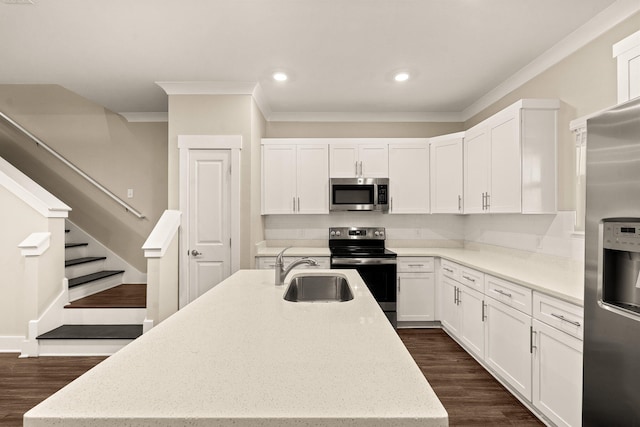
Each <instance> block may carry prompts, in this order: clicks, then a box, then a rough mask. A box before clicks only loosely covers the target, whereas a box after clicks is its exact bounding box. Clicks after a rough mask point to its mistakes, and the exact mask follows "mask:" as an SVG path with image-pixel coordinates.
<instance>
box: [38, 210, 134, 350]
mask: <svg viewBox="0 0 640 427" xmlns="http://www.w3.org/2000/svg"><path fill="white" fill-rule="evenodd" d="M67 225H68V229H67V230H66V238H65V240H66V242H65V276H66V277H67V279H68V282H69V293H68V295H69V304H67V305H66V306H64V308H63V315H62V319H63V324H62V326H59V327H57V328H55V329H53V330H50V331H48V332H46V333H44V334H41V335H39V336H38V337H37V339H38V346H39V350H38V353H39V355H41V356H47V355H57V356H62V355H77V356H80V355H110V354H113V353H115V352H116V351H118V350H119V349H121V348H122V347H124V346H125V345H127V344H128V343H130V342H131V341H133V340H134V339H136V338H137V337H139V336H140V335H142V323H143V321H144V318H145V314H146V284H141V283H137V284H124V283H123V278H124V277H125V276H126V274H127V272H126V271H125V269H122V268H117V267H118V266H120V267H122V263H119V262H118V260H111V259H110V258H109V254H108V252H107V251H105V248H104V247H101V245H99V244H98V243H97V242H95V241H94V242H86V241H82V240H83V238H86V237H87V236H86V235H84V233H83V232H82V230H79V229H77V227H75V226H73V224H71V223H70V222H67ZM86 240H89V239H86ZM111 257H113V255H111ZM114 265H115V266H116V267H115V268H114ZM134 276H136V275H135V274H134Z"/></svg>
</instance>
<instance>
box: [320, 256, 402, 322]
mask: <svg viewBox="0 0 640 427" xmlns="http://www.w3.org/2000/svg"><path fill="white" fill-rule="evenodd" d="M331 268H332V269H347V268H349V269H354V270H357V271H358V273H359V274H360V276H361V277H362V280H364V283H365V284H366V285H367V287H368V288H369V290H370V291H371V293H372V294H373V297H374V298H375V299H376V301H378V304H380V307H382V310H383V311H385V312H394V313H395V311H396V300H397V296H396V272H397V262H396V259H395V258H351V257H340V256H332V257H331Z"/></svg>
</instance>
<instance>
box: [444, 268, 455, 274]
mask: <svg viewBox="0 0 640 427" xmlns="http://www.w3.org/2000/svg"><path fill="white" fill-rule="evenodd" d="M442 269H443V270H445V271H448V272H449V273H453V270H452V269H450V268H447V267H442Z"/></svg>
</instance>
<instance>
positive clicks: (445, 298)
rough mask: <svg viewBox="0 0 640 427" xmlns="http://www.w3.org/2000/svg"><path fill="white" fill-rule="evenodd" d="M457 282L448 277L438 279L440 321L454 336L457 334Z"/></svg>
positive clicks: (458, 325) (458, 321)
mask: <svg viewBox="0 0 640 427" xmlns="http://www.w3.org/2000/svg"><path fill="white" fill-rule="evenodd" d="M458 286H459V285H458V283H457V282H455V281H454V280H451V279H449V278H448V277H441V280H440V292H439V294H440V321H441V322H442V326H444V327H445V329H447V331H448V332H449V333H451V334H452V335H454V336H456V337H457V336H459V333H460V332H459V330H458V328H459V327H460V319H459V314H458V303H457V301H458V296H457V292H458Z"/></svg>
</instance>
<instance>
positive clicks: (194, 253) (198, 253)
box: [191, 249, 202, 256]
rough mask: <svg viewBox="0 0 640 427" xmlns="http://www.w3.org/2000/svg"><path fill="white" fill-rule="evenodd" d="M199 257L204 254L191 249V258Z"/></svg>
mask: <svg viewBox="0 0 640 427" xmlns="http://www.w3.org/2000/svg"><path fill="white" fill-rule="evenodd" d="M199 255H202V252H198V251H197V250H195V249H191V256H199Z"/></svg>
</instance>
